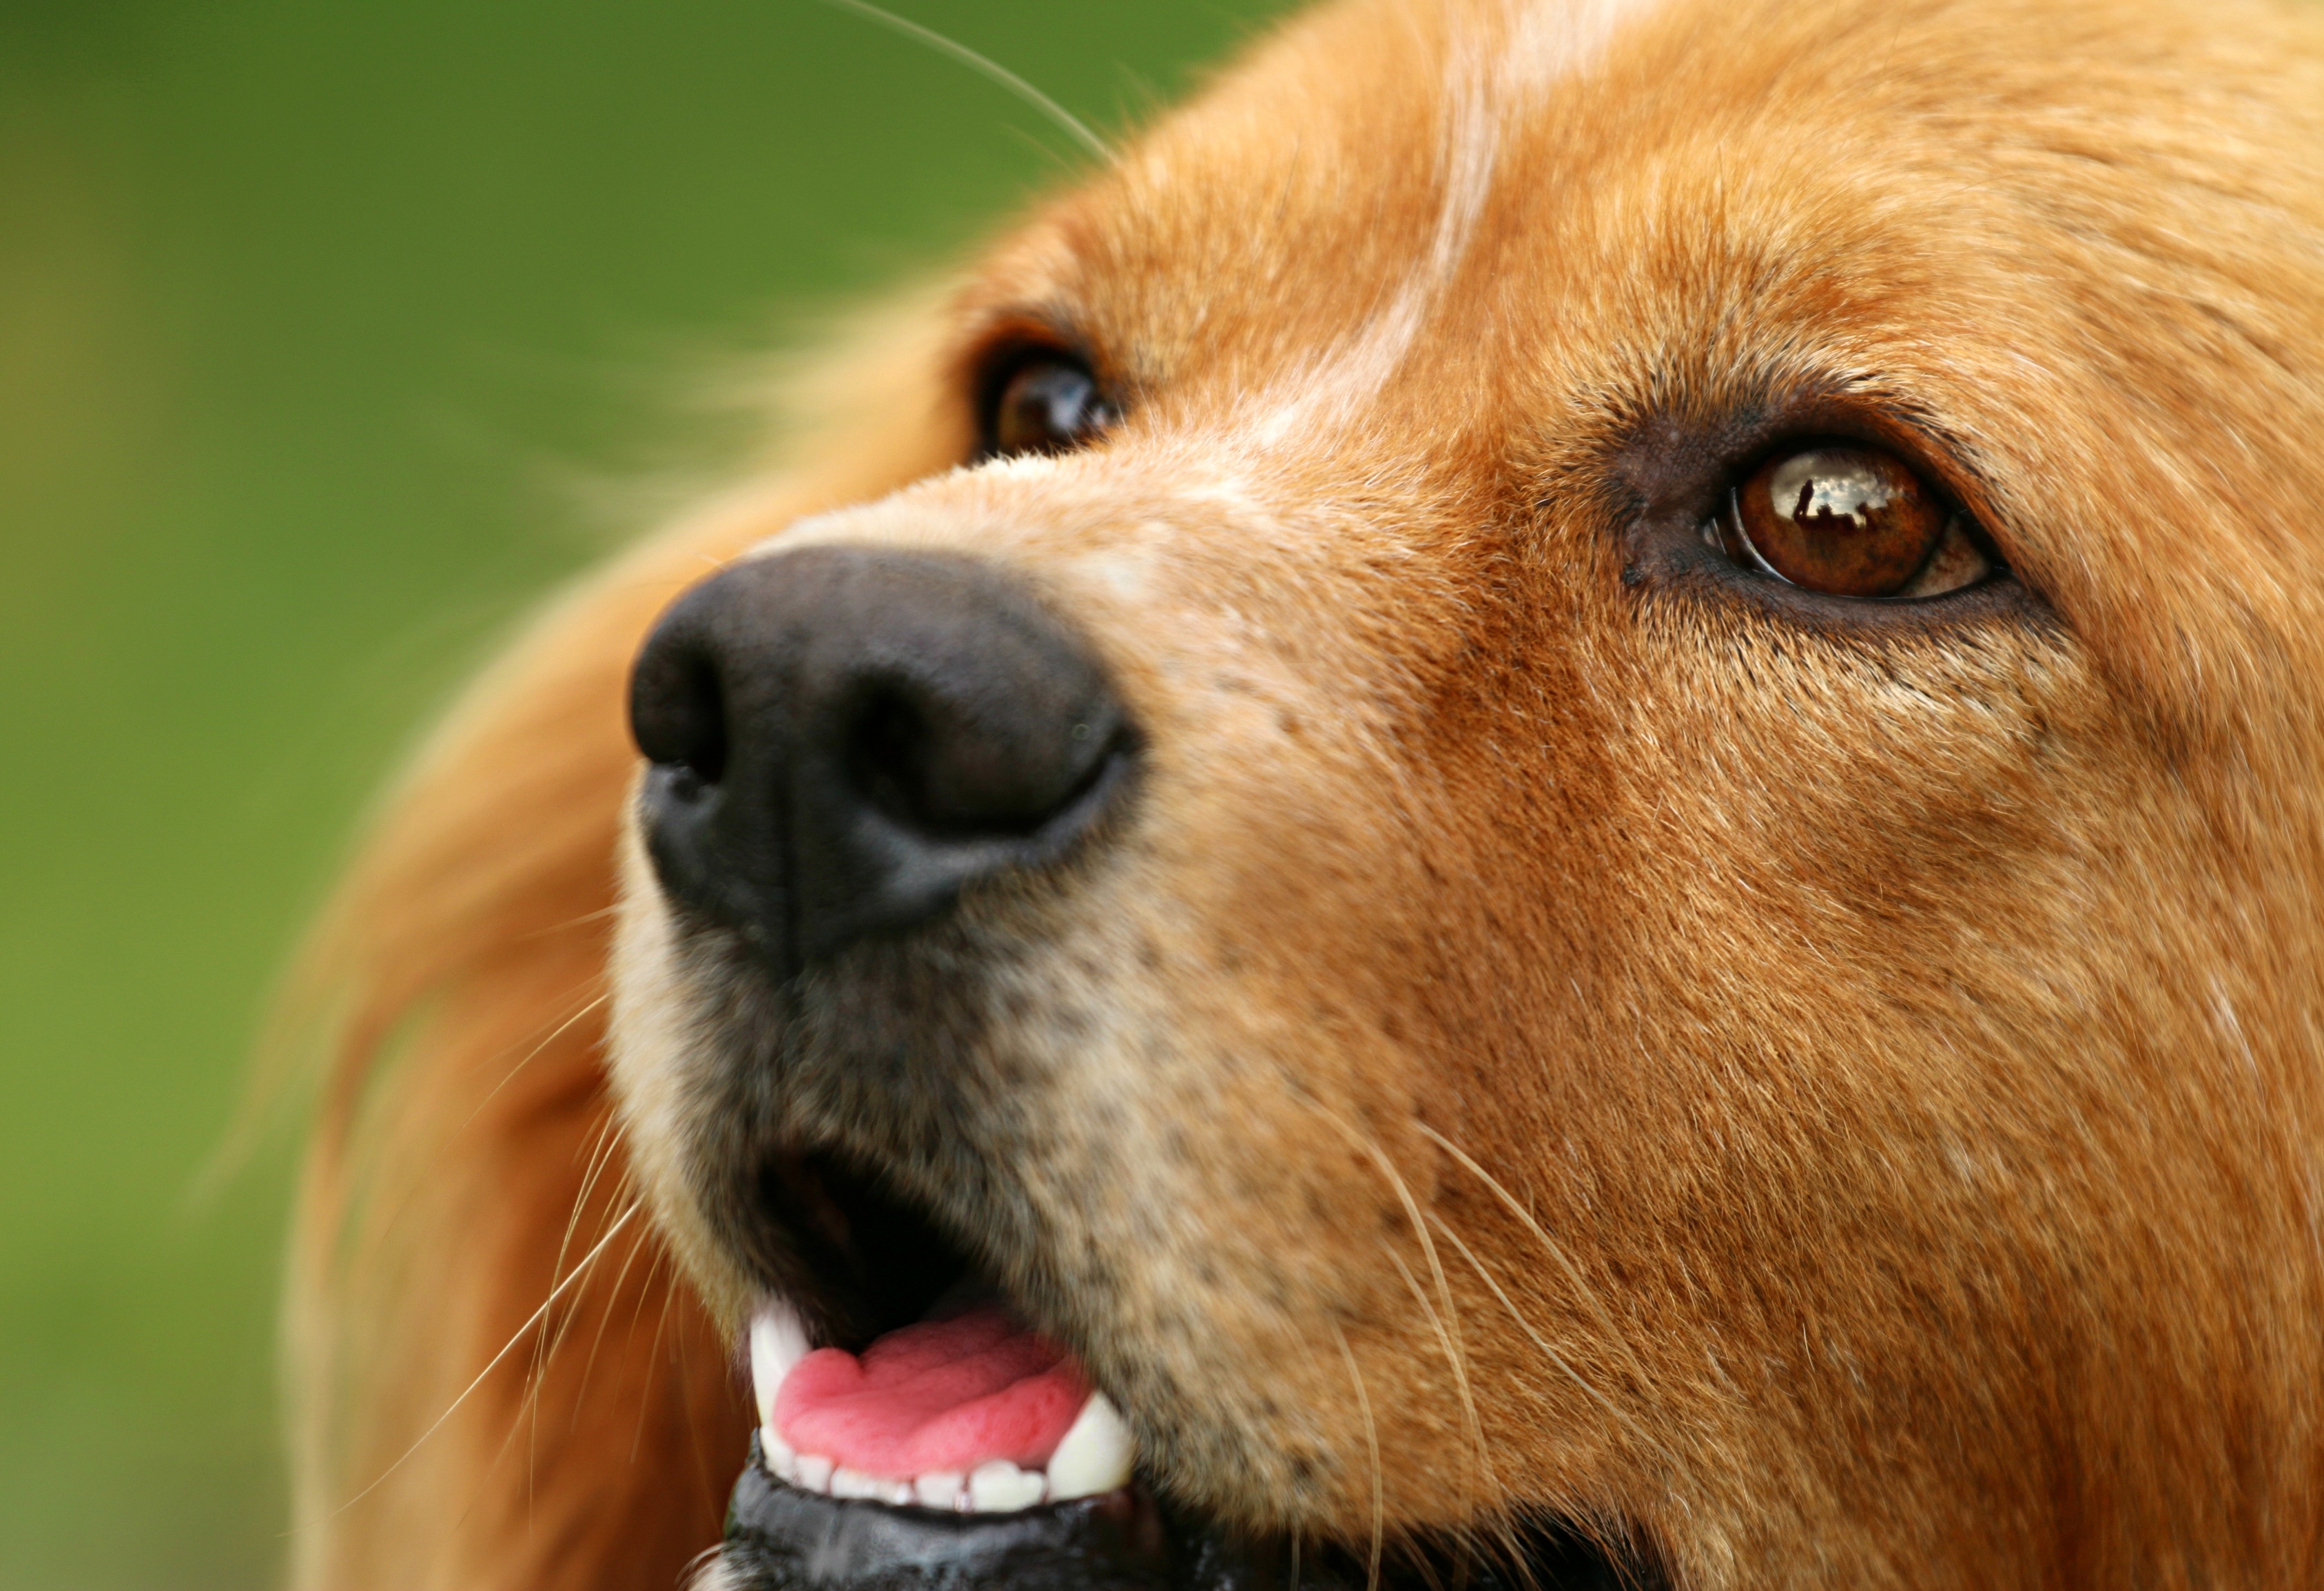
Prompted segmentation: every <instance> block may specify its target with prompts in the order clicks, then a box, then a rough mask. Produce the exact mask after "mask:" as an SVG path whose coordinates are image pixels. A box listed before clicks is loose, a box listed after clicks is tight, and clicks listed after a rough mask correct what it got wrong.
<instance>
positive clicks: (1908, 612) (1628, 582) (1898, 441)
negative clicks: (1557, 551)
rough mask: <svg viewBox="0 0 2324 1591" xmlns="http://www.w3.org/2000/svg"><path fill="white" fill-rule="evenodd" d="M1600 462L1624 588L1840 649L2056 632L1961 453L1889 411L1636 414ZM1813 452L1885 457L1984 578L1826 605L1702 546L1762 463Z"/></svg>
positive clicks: (1908, 417) (1843, 407)
mask: <svg viewBox="0 0 2324 1591" xmlns="http://www.w3.org/2000/svg"><path fill="white" fill-rule="evenodd" d="M1634 415H1635V418H1633V419H1632V420H1630V421H1628V423H1626V424H1624V425H1623V426H1622V427H1621V428H1620V430H1618V432H1617V433H1615V434H1614V435H1612V436H1611V437H1609V442H1608V446H1607V448H1606V449H1605V452H1604V453H1603V454H1602V455H1601V457H1602V458H1603V459H1604V461H1605V470H1606V478H1607V482H1608V486H1609V488H1610V495H1611V499H1612V501H1611V503H1610V504H1609V505H1610V506H1612V507H1613V508H1614V511H1615V515H1616V520H1617V527H1618V537H1619V539H1618V546H1619V549H1620V551H1621V555H1622V561H1621V566H1620V577H1621V581H1622V584H1623V586H1624V587H1626V588H1628V589H1630V590H1633V591H1636V592H1638V593H1640V594H1641V595H1646V594H1650V593H1658V592H1668V593H1670V594H1672V595H1673V596H1677V597H1685V598H1691V599H1692V600H1696V601H1701V602H1706V603H1712V604H1716V605H1718V606H1724V607H1735V606H1741V607H1744V608H1747V609H1749V610H1752V611H1756V612H1757V613H1759V614H1761V615H1765V616H1766V617H1769V618H1774V619H1778V620H1781V621H1782V622H1783V623H1784V624H1787V625H1789V626H1791V627H1793V628H1795V629H1800V630H1804V631H1807V632H1809V633H1812V634H1821V635H1825V636H1830V637H1832V638H1834V639H1840V640H1866V639H1874V638H1881V637H1887V638H1903V637H1906V636H1910V635H1915V634H1929V635H1935V634H1950V633H1955V632H1959V631H1961V630H1963V629H1973V628H1976V627H1978V626H1980V625H1983V624H1997V623H2006V624H2015V625H2019V626H2026V625H2030V626H2033V627H2036V628H2041V629H2052V628H2055V627H2057V626H2058V624H2059V620H2058V616H2057V615H2056V614H2055V612H2054V611H2053V610H2052V608H2051V606H2050V605H2049V604H2048V602H2047V601H2045V600H2044V599H2043V597H2042V595H2041V594H2040V592H2038V591H2037V590H2036V589H2035V588H2034V587H2033V585H2032V584H2031V583H2029V582H2028V581H2027V580H2026V579H2025V578H2024V576H2023V574H2022V572H2021V570H2020V569H2019V566H2018V564H2017V562H2016V560H2013V559H2012V558H2010V557H2009V555H2008V550H2007V546H2006V537H2005V536H2002V535H1997V534H1996V533H1995V531H1994V528H1993V527H1994V525H1995V523H1996V520H1995V516H1994V514H1993V513H1992V504H1993V502H1994V494H1993V492H1992V490H1991V488H1990V487H1989V486H1987V484H1986V482H1985V481H1984V480H1983V479H1982V478H1981V477H1980V476H1978V474H1977V473H1976V471H1975V470H1974V469H1973V468H1972V467H1970V466H1969V465H1968V464H1967V463H1965V462H1964V461H1963V460H1964V457H1965V455H1966V453H1967V451H1968V450H1967V449H1965V448H1962V447H1960V446H1959V445H1957V444H1954V443H1952V442H1951V441H1950V439H1948V438H1947V437H1946V436H1945V435H1944V433H1943V430H1942V428H1941V426H1938V425H1936V424H1935V423H1933V422H1932V421H1931V420H1930V419H1929V418H1928V417H1927V416H1925V415H1923V414H1921V413H1919V412H1914V410H1912V409H1910V408H1908V407H1905V406H1904V405H1901V404H1895V403H1891V402H1883V401H1881V400H1879V399H1877V398H1871V397H1867V396H1866V395H1864V394H1861V393H1844V394H1839V395H1834V394H1831V393H1825V392H1818V391H1814V390H1807V391H1795V392H1792V393H1778V394H1773V395H1768V396H1764V397H1760V398H1758V399H1757V400H1755V401H1747V402H1735V403H1733V404H1731V405H1729V406H1724V407H1723V408H1720V409H1709V408H1700V409H1694V410H1692V411H1691V412H1674V411H1672V410H1666V409H1655V410H1649V411H1646V412H1642V413H1641V412H1635V411H1634ZM1817 444H1836V445H1840V446H1845V447H1858V448H1877V449H1883V450H1885V451H1886V452H1889V453H1892V454H1894V455H1895V456H1896V457H1897V458H1900V459H1902V460H1903V461H1904V464H1905V465H1906V466H1907V467H1910V468H1911V469H1913V470H1914V472H1915V473H1916V474H1918V475H1919V476H1920V477H1921V478H1922V479H1923V481H1925V482H1927V483H1928V484H1929V486H1932V488H1933V489H1934V490H1935V491H1936V492H1937V493H1938V495H1939V496H1940V497H1941V500H1942V501H1944V502H1945V503H1946V504H1949V505H1950V506H1952V507H1954V508H1955V509H1957V510H1958V511H1959V512H1960V513H1961V515H1962V516H1963V517H1964V518H1965V519H1966V520H1967V522H1968V524H1969V530H1970V533H1971V534H1973V535H1975V536H1976V537H1977V538H1978V544H1979V546H1980V547H1981V548H1982V549H1983V550H1985V552H1986V554H1987V557H1988V558H1990V559H1991V560H1993V563H1994V568H1993V570H1992V572H1991V573H1990V574H1988V575H1987V577H1986V578H1984V579H1981V580H1979V581H1978V582H1977V583H1976V584H1974V585H1971V586H1966V587H1961V588H1960V589H1958V590H1954V591H1947V592H1941V593H1939V594H1938V595H1936V596H1932V597H1838V596H1833V595H1831V594H1829V593H1826V592H1821V591H1816V590H1812V589H1811V588H1809V587H1804V586H1794V585H1792V584H1790V583H1788V582H1787V581H1784V579H1782V578H1780V577H1776V576H1771V575H1768V574H1765V573H1763V572H1761V571H1760V570H1758V569H1752V568H1747V567H1745V566H1744V565H1741V564H1738V563H1737V562H1736V561H1735V560H1732V559H1730V558H1729V557H1728V555H1727V554H1726V553H1725V552H1724V551H1720V550H1714V549H1712V548H1711V547H1709V546H1706V545H1705V544H1704V542H1703V540H1702V528H1703V525H1704V523H1705V522H1707V521H1709V520H1711V518H1713V517H1714V516H1715V515H1718V514H1720V513H1724V512H1726V509H1727V505H1728V504H1729V503H1730V502H1731V501H1732V498H1733V494H1734V493H1735V492H1737V491H1738V489H1739V488H1740V487H1741V486H1743V484H1744V483H1745V482H1747V481H1748V480H1749V479H1750V478H1751V476H1753V475H1754V474H1755V473H1757V470H1758V469H1759V467H1761V466H1762V465H1764V464H1765V463H1766V462H1767V460H1768V459H1770V458H1775V457H1776V456H1778V455H1781V454H1784V453H1786V452H1791V451H1794V450H1797V449H1803V448H1807V447H1810V446H1813V445H1817Z"/></svg>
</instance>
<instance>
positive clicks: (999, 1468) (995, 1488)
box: [968, 1458, 1041, 1513]
mask: <svg viewBox="0 0 2324 1591" xmlns="http://www.w3.org/2000/svg"><path fill="white" fill-rule="evenodd" d="M1040 1500H1041V1476H1040V1473H1039V1472H1038V1471H1035V1472H1033V1473H1031V1474H1028V1473H1027V1472H1025V1471H1024V1470H1021V1469H1019V1468H1018V1467H1017V1466H1015V1465H1013V1464H1011V1463H1010V1462H1009V1460H1007V1459H1006V1458H995V1459H993V1460H992V1461H991V1463H989V1464H980V1465H978V1466H976V1467H975V1468H974V1469H973V1470H972V1471H971V1472H970V1473H969V1476H968V1502H969V1506H970V1507H971V1508H973V1509H974V1510H975V1511H976V1512H979V1513H1015V1512H1019V1510H1022V1509H1027V1508H1030V1507H1032V1506H1033V1504H1035V1503H1038V1502H1039V1501H1040Z"/></svg>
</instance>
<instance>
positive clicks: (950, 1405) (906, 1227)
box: [700, 1155, 1654, 1591]
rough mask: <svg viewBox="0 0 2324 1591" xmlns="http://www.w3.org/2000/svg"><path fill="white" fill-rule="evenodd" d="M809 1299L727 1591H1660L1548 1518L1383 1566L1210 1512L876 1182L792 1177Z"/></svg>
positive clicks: (790, 1212) (753, 1472)
mask: <svg viewBox="0 0 2324 1591" xmlns="http://www.w3.org/2000/svg"><path fill="white" fill-rule="evenodd" d="M762 1198H763V1200H764V1202H765V1203H766V1205H767V1206H768V1207H769V1209H770V1213H771V1214H773V1215H774V1216H776V1217H777V1219H778V1220H779V1223H780V1225H781V1226H782V1228H783V1230H784V1233H785V1236H786V1240H787V1241H786V1249H787V1253H788V1260H789V1263H786V1264H784V1265H782V1266H781V1267H779V1270H780V1272H781V1273H782V1274H784V1275H785V1276H786V1277H787V1279H788V1290H787V1291H786V1292H785V1293H784V1294H783V1295H782V1296H770V1297H769V1298H768V1299H767V1300H765V1301H764V1302H763V1303H762V1304H761V1307H760V1308H759V1309H758V1310H757V1312H756V1313H755V1315H754V1316H753V1318H752V1322H751V1327H750V1333H749V1355H750V1367H751V1379H752V1391H753V1393H754V1395H755V1398H756V1401H757V1405H758V1417H759V1429H758V1431H757V1433H756V1435H755V1437H754V1438H753V1440H752V1452H751V1461H750V1463H749V1465H748V1466H746V1467H745V1469H744V1471H743V1473H742V1477H741V1479H740V1480H739V1481H738V1483H737V1484H736V1485H735V1488H734V1493H733V1502H732V1503H731V1504H730V1507H729V1512H728V1517H727V1529H726V1543H725V1548H724V1553H723V1556H722V1558H721V1559H720V1562H719V1564H718V1566H717V1568H715V1571H714V1572H713V1574H712V1575H710V1576H708V1577H705V1579H704V1580H703V1581H702V1582H700V1585H702V1586H706V1587H715V1588H717V1591H798V1588H803V1587H810V1586H811V1587H815V1588H816V1591H936V1588H937V1587H939V1586H940V1587H942V1588H943V1591H985V1588H990V1591H1065V1588H1066V1587H1072V1588H1074V1591H1100V1588H1102V1591H1292V1588H1296V1587H1308V1588H1312V1591H1357V1588H1358V1587H1368V1588H1377V1587H1379V1586H1412V1587H1420V1586H1426V1587H1429V1588H1430V1591H1449V1588H1451V1587H1457V1586H1469V1587H1472V1588H1474V1591H1496V1588H1500V1587H1508V1588H1517V1587H1524V1588H1527V1591H1583V1588H1592V1591H1594V1588H1597V1587H1607V1588H1609V1591H1610V1588H1611V1587H1613V1586H1626V1587H1637V1586H1646V1585H1651V1584H1653V1583H1654V1577H1653V1576H1652V1575H1651V1574H1650V1573H1646V1572H1644V1566H1642V1565H1639V1564H1637V1563H1632V1562H1620V1563H1618V1562H1617V1561H1616V1560H1615V1559H1612V1558H1609V1557H1608V1556H1607V1555H1606V1554H1605V1553H1603V1552H1601V1551H1600V1550H1599V1549H1596V1548H1595V1547H1593V1546H1591V1545H1590V1544H1588V1543H1586V1542H1584V1541H1582V1540H1580V1539H1579V1538H1577V1537H1576V1536H1574V1535H1573V1534H1572V1532H1570V1531H1565V1530H1563V1529H1560V1528H1558V1527H1557V1526H1555V1525H1554V1524H1547V1523H1545V1524H1539V1525H1532V1526H1527V1527H1525V1528H1523V1529H1519V1530H1514V1531H1508V1532H1505V1535H1506V1540H1504V1541H1503V1542H1502V1543H1501V1547H1500V1549H1499V1550H1495V1551H1490V1552H1482V1553H1480V1551H1479V1550H1478V1549H1477V1544H1476V1542H1475V1540H1473V1539H1471V1538H1470V1537H1468V1536H1465V1535H1464V1536H1462V1539H1461V1540H1457V1541H1455V1540H1450V1539H1448V1540H1445V1541H1443V1542H1432V1541H1428V1540H1409V1541H1405V1542H1401V1543H1398V1544H1397V1546H1396V1549H1395V1550H1393V1551H1391V1552H1390V1553H1389V1554H1388V1556H1387V1557H1386V1558H1385V1559H1380V1560H1378V1561H1373V1560H1370V1559H1369V1555H1368V1554H1366V1553H1364V1552H1363V1551H1361V1550H1360V1549H1347V1548H1344V1547H1334V1546H1333V1545H1332V1544H1329V1543H1323V1542H1314V1541H1309V1542H1305V1543H1298V1542H1293V1541H1291V1540H1288V1539H1287V1538H1286V1539H1259V1538H1253V1537H1250V1536H1249V1535H1245V1534H1241V1533H1238V1532H1235V1531H1228V1530H1225V1529H1222V1528H1221V1527H1219V1526H1217V1525H1216V1524H1215V1523H1213V1522H1208V1521H1204V1520H1203V1519H1200V1518H1198V1517H1195V1516H1194V1515H1193V1514H1191V1513H1190V1512H1187V1511H1186V1510H1185V1509H1183V1508H1181V1507H1178V1506H1176V1505H1175V1504H1174V1503H1172V1502H1171V1501H1170V1500H1169V1499H1168V1498H1167V1497H1165V1496H1163V1495H1161V1494H1159V1493H1158V1492H1157V1489H1156V1488H1155V1487H1153V1486H1152V1485H1149V1484H1148V1483H1147V1481H1146V1480H1145V1479H1144V1478H1142V1477H1141V1476H1140V1475H1139V1470H1138V1455H1137V1451H1136V1444H1135V1441H1134V1438H1132V1436H1131V1434H1130V1428H1129V1426H1128V1425H1127V1424H1126V1423H1125V1422H1124V1420H1123V1419H1122V1417H1121V1415H1120V1412H1119V1411H1117V1410H1116V1409H1115V1408H1114V1407H1113V1405H1112V1404H1111V1402H1109V1401H1107V1400H1106V1398H1105V1396H1104V1395H1103V1394H1102V1392H1098V1391H1096V1390H1095V1389H1094V1388H1093V1387H1092V1386H1091V1385H1090V1384H1089V1383H1088V1381H1087V1379H1086V1378H1085V1377H1084V1374H1083V1373H1082V1370H1081V1368H1080V1366H1079V1365H1078V1364H1075V1362H1074V1358H1073V1356H1072V1355H1071V1354H1070V1353H1069V1352H1067V1351H1066V1350H1065V1348H1064V1347H1062V1346H1059V1345H1058V1344H1056V1343H1054V1342H1051V1341H1049V1340H1048V1339H1047V1338H1046V1337H1043V1336H1041V1335H1040V1334H1039V1333H1038V1332H1037V1331H1036V1330H1034V1329H1033V1328H1032V1327H1031V1326H1030V1325H1028V1323H1027V1322H1026V1321H1025V1319H1024V1318H1023V1317H1022V1315H1021V1314H1020V1313H1019V1311H1018V1310H1017V1309H1015V1308H1013V1307H1012V1305H1011V1304H1010V1300H1009V1299H1008V1298H1007V1296H1006V1295H1005V1293H1004V1292H1003V1291H1002V1290H1000V1289H999V1288H997V1287H996V1286H994V1285H993V1283H992V1282H991V1280H990V1279H989V1278H988V1277H987V1276H986V1275H985V1274H984V1273H983V1272H982V1269H981V1268H980V1267H979V1266H978V1265H977V1264H976V1263H975V1262H974V1261H973V1259H972V1258H971V1257H970V1256H968V1255H967V1254H966V1253H964V1252H963V1251H962V1250H961V1249H960V1248H959V1247H958V1246H957V1245H956V1244H954V1243H952V1242H951V1241H950V1240H949V1239H948V1238H946V1237H945V1235H944V1234H943V1233H942V1232H941V1231H940V1230H939V1229H938V1228H937V1227H936V1226H935V1225H934V1224H933V1223H932V1222H930V1221H929V1220H927V1218H926V1217H925V1216H922V1215H921V1214H920V1213H919V1212H918V1211H917V1210H915V1209H913V1208H912V1207H910V1206H908V1205H907V1204H905V1203H902V1202H900V1201H899V1200H897V1199H896V1198H893V1197H891V1196H890V1194H889V1193H888V1192H887V1191H886V1190H885V1189H882V1188H881V1186H880V1185H879V1184H878V1182H877V1181H876V1180H875V1179H871V1178H868V1177H865V1176H862V1175H861V1174H860V1173H858V1172H856V1171H854V1170H851V1169H850V1168H848V1167H846V1166H844V1165H842V1164H840V1163H838V1162H836V1161H832V1160H829V1159H827V1158H825V1157H820V1156H808V1155H794V1156H788V1157H784V1158H782V1159H780V1160H779V1161H777V1162H776V1163H774V1164H773V1165H772V1166H771V1167H770V1170H769V1171H768V1173H767V1176H766V1179H765V1180H764V1182H763V1184H762Z"/></svg>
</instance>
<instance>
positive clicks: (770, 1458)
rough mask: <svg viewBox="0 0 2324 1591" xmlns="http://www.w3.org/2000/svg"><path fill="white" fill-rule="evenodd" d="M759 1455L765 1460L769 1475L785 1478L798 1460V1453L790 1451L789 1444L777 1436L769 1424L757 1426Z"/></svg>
mask: <svg viewBox="0 0 2324 1591" xmlns="http://www.w3.org/2000/svg"><path fill="white" fill-rule="evenodd" d="M759 1457H761V1458H764V1459H765V1460H766V1461H767V1472H768V1473H769V1474H770V1475H781V1476H782V1477H783V1478H784V1479H786V1480H788V1479H789V1478H790V1473H791V1471H792V1470H793V1469H794V1468H795V1467H797V1466H798V1454H797V1453H794V1452H792V1451H791V1445H790V1444H789V1443H788V1442H786V1441H785V1440H783V1439H782V1438H780V1437H779V1436H777V1435H776V1434H775V1428H774V1427H773V1426H771V1425H762V1426H761V1427H760V1428H759Z"/></svg>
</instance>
